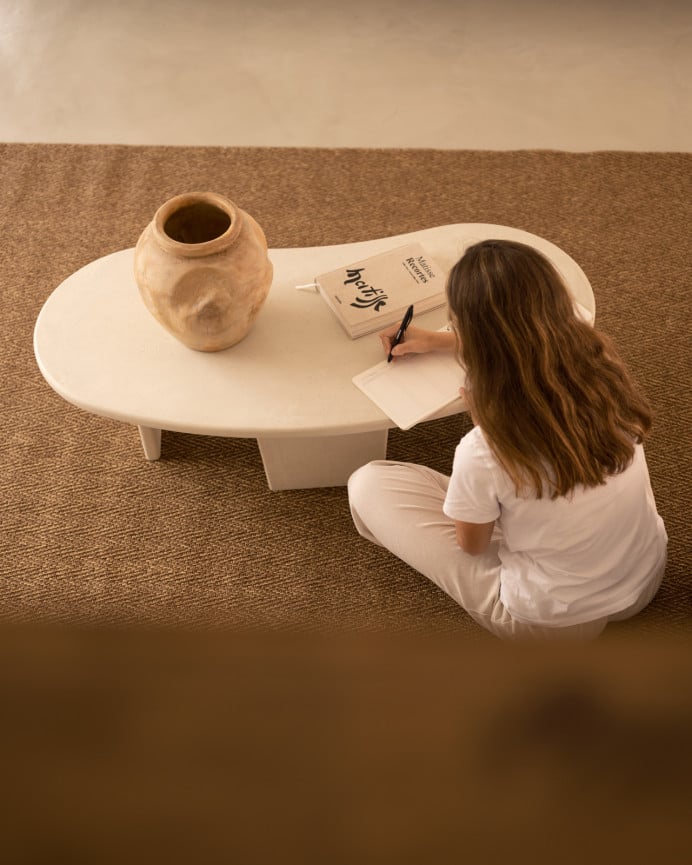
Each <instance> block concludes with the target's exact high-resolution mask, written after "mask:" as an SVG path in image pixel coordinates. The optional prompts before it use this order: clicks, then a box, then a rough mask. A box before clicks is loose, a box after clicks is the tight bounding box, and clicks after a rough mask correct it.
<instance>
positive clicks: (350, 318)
mask: <svg viewBox="0 0 692 865" xmlns="http://www.w3.org/2000/svg"><path fill="white" fill-rule="evenodd" d="M446 277H447V274H446V272H445V271H444V270H443V269H442V267H441V266H440V265H439V264H438V263H437V262H436V261H434V260H433V259H432V258H431V256H430V255H428V253H427V252H426V251H425V250H424V249H423V247H422V246H421V245H420V243H408V244H405V245H404V246H399V247H396V248H395V249H390V250H388V251H387V252H381V253H379V255H373V256H371V257H370V258H366V259H363V260H362V261H356V262H353V263H352V264H345V265H343V266H342V267H339V268H337V269H336V270H331V271H329V272H328V273H322V274H319V276H316V277H315V284H316V285H317V287H318V289H319V292H320V294H321V295H322V297H323V298H324V299H325V301H326V303H327V305H328V306H329V308H330V309H331V310H332V312H333V313H334V315H335V316H336V317H337V319H338V320H339V322H340V324H341V325H342V327H343V328H344V330H345V331H346V333H347V334H348V335H349V336H350V337H351V339H356V338H357V337H359V336H364V335H365V334H367V333H373V332H374V331H376V330H383V329H384V328H385V327H388V326H389V325H390V324H397V323H398V322H400V321H401V319H402V317H403V315H404V312H405V311H406V309H407V307H409V306H410V305H411V304H412V303H413V304H415V306H416V313H417V314H418V315H420V314H421V313H424V312H428V311H429V310H431V309H435V308H437V307H439V306H444V304H445V282H446Z"/></svg>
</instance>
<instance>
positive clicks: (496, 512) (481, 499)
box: [443, 427, 500, 523]
mask: <svg viewBox="0 0 692 865" xmlns="http://www.w3.org/2000/svg"><path fill="white" fill-rule="evenodd" d="M497 470H498V466H497V463H496V461H495V459H494V457H493V456H492V453H491V451H490V449H489V447H488V445H487V444H486V442H485V440H484V439H483V437H482V435H481V432H480V430H479V429H478V427H475V428H474V429H473V430H472V431H471V432H470V433H468V434H467V435H465V436H464V438H463V439H462V440H461V441H460V442H459V444H458V445H457V449H456V451H455V454H454V465H453V468H452V477H451V478H450V481H449V488H448V490H447V496H446V498H445V502H444V505H443V510H444V512H445V514H446V515H447V516H448V517H450V518H451V519H453V520H461V521H462V522H465V523H490V522H492V521H493V520H496V519H497V518H498V517H499V516H500V502H499V499H498V483H497V480H498V479H497Z"/></svg>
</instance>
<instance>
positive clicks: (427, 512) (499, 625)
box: [348, 460, 664, 640]
mask: <svg viewBox="0 0 692 865" xmlns="http://www.w3.org/2000/svg"><path fill="white" fill-rule="evenodd" d="M448 484H449V478H448V477H447V476H446V475H443V474H441V473H440V472H437V471H435V470H434V469H430V468H427V467H426V466H421V465H416V464H414V463H399V462H390V461H388V460H376V461H375V462H371V463H368V464H367V465H365V466H363V467H362V468H360V469H358V470H357V471H356V472H354V473H353V475H351V477H350V479H349V482H348V495H349V503H350V507H351V514H352V516H353V521H354V523H355V525H356V528H357V529H358V532H359V533H360V534H361V535H362V536H363V537H364V538H367V540H369V541H372V542H373V543H375V544H379V545H380V546H382V547H385V548H386V549H388V550H389V551H390V552H392V553H393V554H394V555H395V556H397V557H398V558H400V559H402V561H404V562H406V563H407V564H408V565H410V566H411V567H412V568H415V569H416V570H417V571H419V572H420V573H421V574H423V575H424V576H425V577H427V578H428V579H429V580H432V581H433V583H435V585H437V586H439V587H440V588H441V589H442V590H443V591H444V592H446V593H447V594H448V595H450V597H452V598H453V599H454V600H455V601H456V602H457V603H458V604H460V605H461V606H462V607H463V608H464V609H465V610H466V611H467V612H468V613H469V615H470V616H471V617H472V618H473V619H474V620H475V621H476V622H478V624H479V625H481V626H482V627H483V628H486V629H487V630H489V631H490V632H491V633H493V634H495V635H496V636H498V637H502V638H509V639H517V638H519V639H521V638H548V639H574V640H588V639H593V638H595V637H597V636H598V635H599V634H600V633H601V632H602V631H603V629H604V628H605V626H606V625H607V624H608V622H609V621H616V620H621V619H626V618H629V617H631V616H634V615H636V614H637V613H638V612H640V611H641V610H643V609H644V607H645V606H646V605H647V604H648V603H649V602H650V601H651V599H652V598H653V596H654V595H655V594H656V591H657V590H658V587H659V585H660V582H661V579H662V577H663V570H664V567H662V568H661V569H660V573H659V574H658V576H657V578H656V579H655V580H654V581H653V582H652V584H651V585H650V586H649V587H648V588H647V590H646V591H645V592H644V594H643V595H642V596H641V597H640V598H639V600H638V601H637V603H636V604H634V605H632V606H631V607H629V608H628V609H626V610H623V611H622V612H620V613H617V614H615V615H612V616H608V617H606V618H603V619H598V620H596V621H592V622H586V623H584V624H580V625H570V626H568V627H562V628H548V627H544V626H540V625H528V624H525V623H523V622H519V621H517V620H516V619H513V618H512V616H511V615H510V613H509V612H508V610H507V609H506V608H505V606H504V604H503V603H502V601H501V600H500V558H499V554H498V550H499V545H500V540H501V531H500V529H499V528H497V527H496V528H495V530H494V531H493V535H492V538H491V541H490V545H489V546H488V549H487V550H486V551H485V552H484V553H482V554H481V555H480V556H471V555H468V554H467V553H465V552H464V551H463V550H462V549H461V548H460V547H459V544H458V543H457V539H456V531H455V527H454V521H453V520H451V519H450V518H449V517H447V516H446V515H445V514H444V512H443V510H442V505H443V503H444V500H445V496H446V493H447V486H448Z"/></svg>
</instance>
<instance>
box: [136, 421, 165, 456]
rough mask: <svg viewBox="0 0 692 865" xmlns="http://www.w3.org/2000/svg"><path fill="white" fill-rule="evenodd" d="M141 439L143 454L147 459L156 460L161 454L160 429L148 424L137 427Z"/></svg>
mask: <svg viewBox="0 0 692 865" xmlns="http://www.w3.org/2000/svg"><path fill="white" fill-rule="evenodd" d="M137 429H138V430H139V437H140V438H141V439H142V447H143V448H144V456H145V457H146V458H147V459H148V460H157V459H158V458H159V457H160V456H161V430H160V429H154V427H150V426H140V427H137Z"/></svg>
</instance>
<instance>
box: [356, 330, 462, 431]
mask: <svg viewBox="0 0 692 865" xmlns="http://www.w3.org/2000/svg"><path fill="white" fill-rule="evenodd" d="M446 329H447V328H443V330H446ZM464 381H465V376H464V371H463V369H462V368H461V367H460V366H459V362H458V361H457V359H456V357H455V355H454V354H453V353H452V352H441V351H440V352H429V353H427V354H406V355H403V356H401V357H398V358H397V359H396V360H395V361H393V362H392V363H387V361H386V360H383V361H382V362H381V363H378V364H376V365H375V366H373V367H371V368H370V369H368V370H365V372H361V373H359V374H358V375H356V376H354V377H353V384H355V385H356V387H357V388H359V389H360V390H362V391H363V393H364V394H365V395H366V396H368V397H369V398H370V399H371V400H372V401H373V402H374V403H375V404H376V405H378V406H379V407H380V408H381V409H382V411H383V412H384V413H385V414H386V415H387V416H388V417H390V418H391V419H392V420H393V421H394V423H395V424H396V425H397V426H398V427H399V428H400V429H403V430H407V429H411V427H412V426H415V424H417V423H420V422H421V421H424V420H427V419H428V418H430V417H432V416H433V415H435V414H437V412H438V411H441V410H442V409H443V408H445V406H448V405H450V404H451V403H453V402H454V401H455V400H457V399H459V388H460V387H463V386H464Z"/></svg>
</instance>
